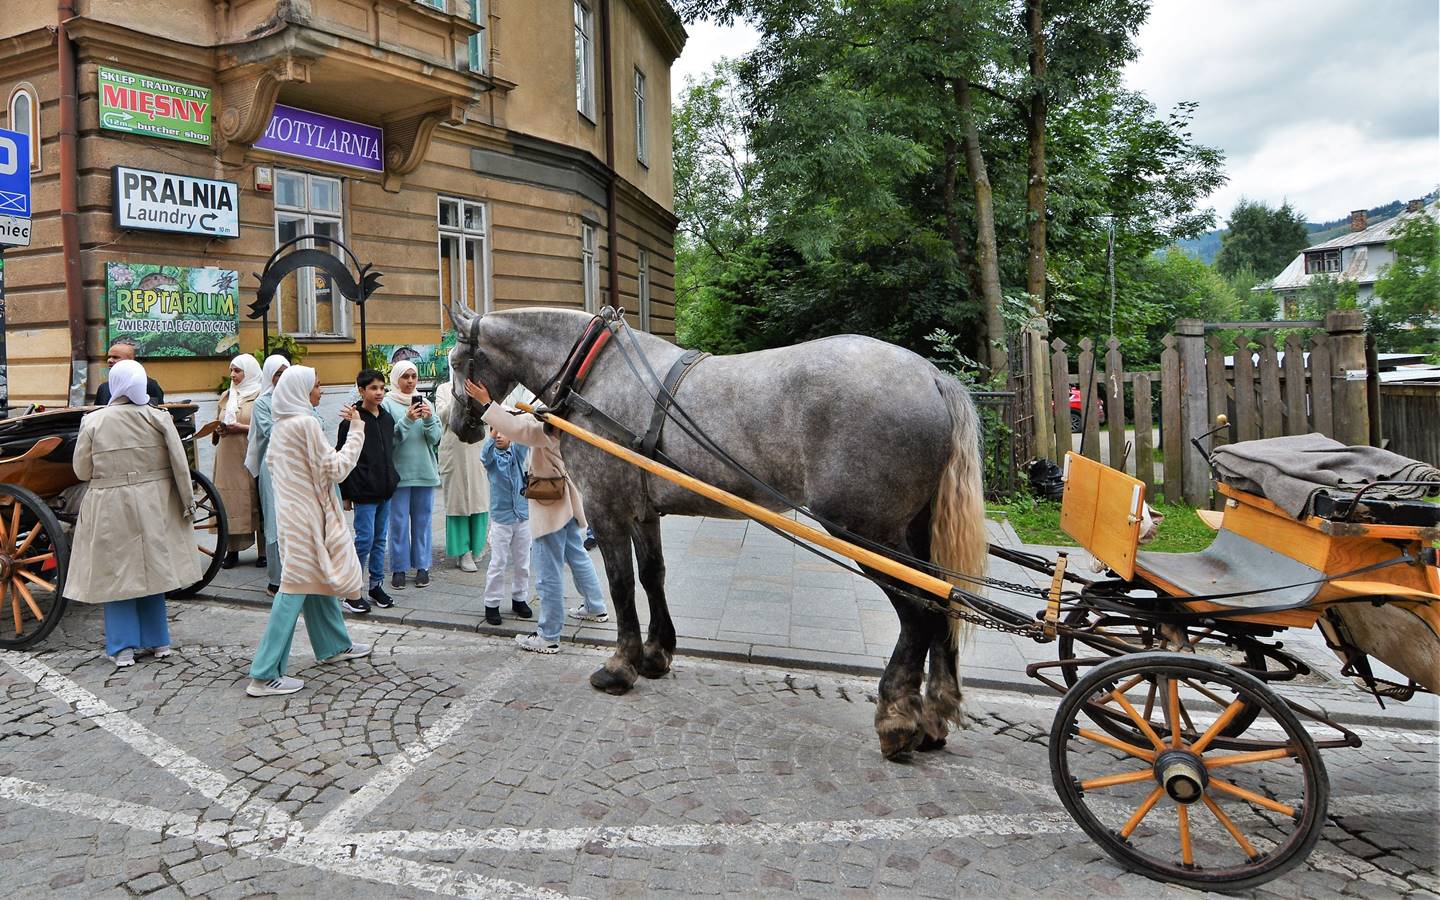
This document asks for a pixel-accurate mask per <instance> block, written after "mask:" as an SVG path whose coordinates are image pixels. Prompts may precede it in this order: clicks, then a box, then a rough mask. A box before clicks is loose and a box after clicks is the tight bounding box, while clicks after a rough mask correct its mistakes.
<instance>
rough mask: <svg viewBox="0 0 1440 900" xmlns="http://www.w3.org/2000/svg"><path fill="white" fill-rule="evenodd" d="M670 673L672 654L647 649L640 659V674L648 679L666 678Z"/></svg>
mask: <svg viewBox="0 0 1440 900" xmlns="http://www.w3.org/2000/svg"><path fill="white" fill-rule="evenodd" d="M669 673H670V654H669V653H667V652H665V651H664V650H661V649H659V648H656V649H654V650H651V649H649V648H646V650H645V653H644V655H643V656H642V657H641V658H640V674H641V675H644V676H645V677H646V678H664V677H665V676H666V675H668V674H669Z"/></svg>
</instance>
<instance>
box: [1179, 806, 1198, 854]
mask: <svg viewBox="0 0 1440 900" xmlns="http://www.w3.org/2000/svg"><path fill="white" fill-rule="evenodd" d="M1175 811H1176V812H1177V813H1179V815H1180V861H1181V862H1182V863H1184V864H1185V865H1187V866H1193V865H1195V848H1194V847H1192V846H1191V845H1190V807H1188V806H1186V805H1185V804H1183V803H1181V804H1180V805H1179V806H1177V807H1175Z"/></svg>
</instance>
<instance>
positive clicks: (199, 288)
mask: <svg viewBox="0 0 1440 900" xmlns="http://www.w3.org/2000/svg"><path fill="white" fill-rule="evenodd" d="M239 306H240V276H239V275H238V274H237V273H235V272H232V271H230V270H229V269H215V268H204V269H197V268H190V267H189V266H164V265H155V264H153V263H130V262H111V263H106V264H105V311H106V316H107V321H108V325H109V337H108V343H111V344H113V343H115V341H116V340H118V339H119V338H122V337H124V338H130V339H131V340H133V341H134V342H135V345H136V355H137V356H139V357H140V358H141V359H154V358H156V357H210V356H234V355H235V352H236V350H237V349H238V348H239V346H240V337H239V327H238V319H237V311H238V308H239Z"/></svg>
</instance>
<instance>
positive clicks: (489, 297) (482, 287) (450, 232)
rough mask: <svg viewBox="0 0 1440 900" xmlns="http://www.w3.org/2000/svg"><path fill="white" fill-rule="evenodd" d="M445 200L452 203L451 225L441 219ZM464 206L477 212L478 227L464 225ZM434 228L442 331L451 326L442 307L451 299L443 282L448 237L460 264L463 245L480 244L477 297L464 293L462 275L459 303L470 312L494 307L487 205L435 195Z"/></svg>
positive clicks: (483, 311)
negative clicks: (453, 215)
mask: <svg viewBox="0 0 1440 900" xmlns="http://www.w3.org/2000/svg"><path fill="white" fill-rule="evenodd" d="M447 203H453V204H455V224H454V225H447V224H444V219H443V217H442V216H441V212H442V210H443V209H444V207H445V204H447ZM467 207H468V208H470V209H472V210H475V211H476V213H477V215H476V216H475V218H476V219H477V220H478V221H479V223H480V224H479V226H478V227H476V226H471V227H469V228H467V227H465V210H466V208H467ZM435 230H436V232H437V233H436V236H435V273H436V277H437V278H438V279H439V283H440V290H439V298H440V330H441V331H442V332H444V331H448V330H449V329H450V319H449V316H448V315H447V314H446V311H445V307H446V305H447V304H449V302H450V300H451V296H450V294H449V293H448V291H449V287H450V286H449V285H448V284H446V283H445V238H447V237H449V238H452V239H454V240H455V241H457V242H458V246H459V249H460V257H461V258H460V259H459V261H458V263H459V264H460V265H464V264H465V258H466V253H465V249H466V244H467V243H478V244H479V245H480V251H479V252H478V253H476V254H475V265H476V266H478V267H479V269H480V271H478V272H476V273H475V283H476V285H477V290H479V291H480V293H481V296H480V297H478V298H476V297H470V296H467V295H466V291H467V290H468V288H469V285H468V282H467V280H466V279H464V278H461V279H459V280H458V284H459V287H460V293H461V296H460V297H459V300H460V303H461V305H462V306H464V307H465V308H466V309H468V310H470V311H471V312H473V313H480V314H482V315H483V314H485V313H488V312H491V311H493V309H494V303H495V301H494V297H493V294H492V291H491V284H490V276H491V267H490V204H488V203H485V202H484V201H480V200H467V199H465V198H464V197H451V196H447V195H444V194H441V195H439V196H437V197H436V198H435ZM452 271H453V269H452ZM477 299H478V300H479V303H478V304H477V303H476V302H475V301H476V300H477Z"/></svg>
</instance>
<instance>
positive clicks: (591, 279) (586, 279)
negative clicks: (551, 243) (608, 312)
mask: <svg viewBox="0 0 1440 900" xmlns="http://www.w3.org/2000/svg"><path fill="white" fill-rule="evenodd" d="M580 281H581V284H582V285H583V287H584V289H585V311H586V312H592V313H593V312H598V311H599V309H600V254H599V253H598V252H596V245H595V226H594V225H581V226H580Z"/></svg>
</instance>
